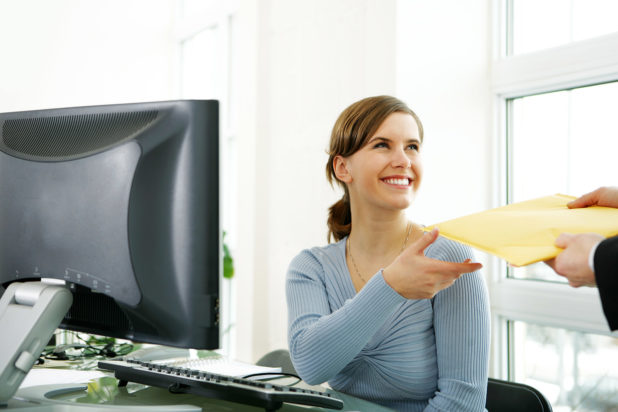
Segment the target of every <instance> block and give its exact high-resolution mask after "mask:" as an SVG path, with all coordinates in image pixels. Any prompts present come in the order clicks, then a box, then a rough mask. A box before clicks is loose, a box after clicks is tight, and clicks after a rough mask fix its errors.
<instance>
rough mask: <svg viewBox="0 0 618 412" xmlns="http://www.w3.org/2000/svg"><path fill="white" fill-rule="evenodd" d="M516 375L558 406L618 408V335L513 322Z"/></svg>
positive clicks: (562, 411) (561, 409) (561, 411)
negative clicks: (595, 333) (588, 332)
mask: <svg viewBox="0 0 618 412" xmlns="http://www.w3.org/2000/svg"><path fill="white" fill-rule="evenodd" d="M513 326H514V337H515V339H514V347H513V348H512V349H513V352H512V353H513V354H514V355H513V360H514V379H515V381H517V382H522V383H526V384H528V385H530V386H533V387H535V388H537V389H538V390H540V391H541V392H542V393H543V394H544V395H545V397H547V399H548V400H549V401H550V402H551V404H552V407H553V410H554V411H555V412H566V411H569V412H571V411H578V412H592V411H594V412H610V411H612V412H615V411H618V368H616V365H618V338H612V337H609V336H601V335H592V334H587V333H582V332H575V331H570V330H566V329H559V328H551V327H546V326H539V325H534V324H530V323H525V322H513Z"/></svg>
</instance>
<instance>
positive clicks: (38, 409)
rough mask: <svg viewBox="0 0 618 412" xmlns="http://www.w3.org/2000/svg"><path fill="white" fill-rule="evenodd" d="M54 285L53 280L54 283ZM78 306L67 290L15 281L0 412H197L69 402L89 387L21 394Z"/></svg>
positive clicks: (2, 314)
mask: <svg viewBox="0 0 618 412" xmlns="http://www.w3.org/2000/svg"><path fill="white" fill-rule="evenodd" d="M52 282H53V280H52ZM72 302H73V295H72V294H71V292H70V291H69V290H68V289H67V288H66V287H65V286H63V285H58V284H53V283H48V282H47V281H43V280H42V281H32V282H14V283H11V284H10V285H9V287H8V288H7V289H6V291H5V292H4V294H3V295H2V298H0V331H2V339H0V382H2V384H1V385H0V410H2V411H6V410H16V411H19V412H65V411H66V412H69V411H70V412H81V411H83V412H109V411H110V408H111V409H116V410H126V411H131V412H146V411H157V410H161V411H163V410H165V411H175V412H181V411H182V412H197V411H201V410H202V408H200V407H196V406H193V405H165V406H162V407H159V406H157V405H121V406H120V407H118V406H116V405H97V404H79V403H75V401H73V402H72V401H71V400H66V399H64V398H66V395H68V394H72V393H73V394H78V395H82V396H83V394H84V393H85V390H86V389H87V386H86V385H78V384H74V383H72V384H56V385H40V386H32V387H27V388H22V389H19V390H18V388H19V386H20V385H21V383H22V382H23V380H24V378H25V377H26V375H27V374H28V372H30V369H31V368H32V366H33V365H34V363H35V361H36V360H37V359H38V357H39V355H40V353H41V352H42V351H43V349H44V348H45V346H46V345H47V343H48V342H49V339H50V338H51V336H52V335H53V333H54V331H55V330H56V328H58V326H59V325H60V322H62V319H63V318H64V316H65V315H66V313H67V312H68V310H69V308H70V307H71V303H72Z"/></svg>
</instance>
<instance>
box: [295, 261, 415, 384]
mask: <svg viewBox="0 0 618 412" xmlns="http://www.w3.org/2000/svg"><path fill="white" fill-rule="evenodd" d="M332 271H333V268H331V267H324V265H323V263H322V262H320V260H319V259H318V258H317V257H316V255H315V254H313V253H312V252H311V251H303V252H301V254H299V255H298V256H297V257H296V258H295V259H294V260H293V261H292V263H291V264H290V267H289V269H288V274H287V280H286V296H287V305H288V316H289V319H288V341H289V342H288V343H289V348H290V355H291V358H292V362H293V364H294V368H295V369H296V371H297V372H298V374H299V375H300V377H301V378H302V379H303V380H304V381H305V382H307V383H309V384H319V383H322V382H325V381H327V380H329V379H331V378H332V377H334V376H335V375H336V374H337V373H338V372H339V371H341V370H342V369H343V368H344V367H345V366H346V365H347V364H348V363H349V362H350V361H352V360H353V359H354V357H355V356H356V355H357V354H358V353H359V352H360V351H361V350H362V348H363V347H364V346H365V345H366V344H367V342H368V341H369V339H371V337H372V336H373V335H374V334H375V332H376V331H377V330H378V329H379V328H380V326H381V325H382V323H383V321H384V319H386V318H387V317H388V316H389V315H391V314H392V313H394V311H395V310H396V309H397V307H398V306H399V305H400V304H402V303H403V302H405V298H404V297H402V296H401V295H399V294H398V293H397V292H395V291H394V290H393V289H392V288H391V287H390V286H389V285H388V284H387V283H386V282H385V281H384V278H383V277H382V273H381V271H380V272H378V273H377V274H376V275H374V276H373V277H372V278H371V279H370V280H369V282H367V284H366V285H365V287H364V288H363V289H362V290H361V291H360V292H359V293H357V294H356V295H355V296H354V297H353V298H351V299H348V300H347V301H346V302H345V304H344V305H343V306H341V307H340V308H338V309H336V310H334V311H331V308H330V305H329V300H328V293H327V289H326V282H327V281H328V276H329V275H330V276H332V275H333V274H332V273H330V272H332Z"/></svg>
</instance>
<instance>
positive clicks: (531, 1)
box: [510, 0, 618, 54]
mask: <svg viewBox="0 0 618 412" xmlns="http://www.w3.org/2000/svg"><path fill="white" fill-rule="evenodd" d="M511 1H512V14H511V19H512V21H511V24H512V27H513V32H512V51H511V53H510V54H521V53H529V52H533V51H537V50H542V49H547V48H550V47H556V46H561V45H564V44H567V43H570V42H574V41H579V40H585V39H589V38H592V37H597V36H602V35H605V34H609V33H614V32H618V2H617V1H615V0H511Z"/></svg>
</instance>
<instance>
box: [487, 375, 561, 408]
mask: <svg viewBox="0 0 618 412" xmlns="http://www.w3.org/2000/svg"><path fill="white" fill-rule="evenodd" d="M485 407H486V408H487V411H488V412H551V411H552V408H551V404H550V403H549V401H548V400H547V399H546V398H545V396H543V394H542V393H541V392H539V391H538V390H537V389H535V388H533V387H532V386H528V385H525V384H523V383H517V382H509V381H503V380H500V379H494V378H489V381H488V382H487V403H486V405H485Z"/></svg>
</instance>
